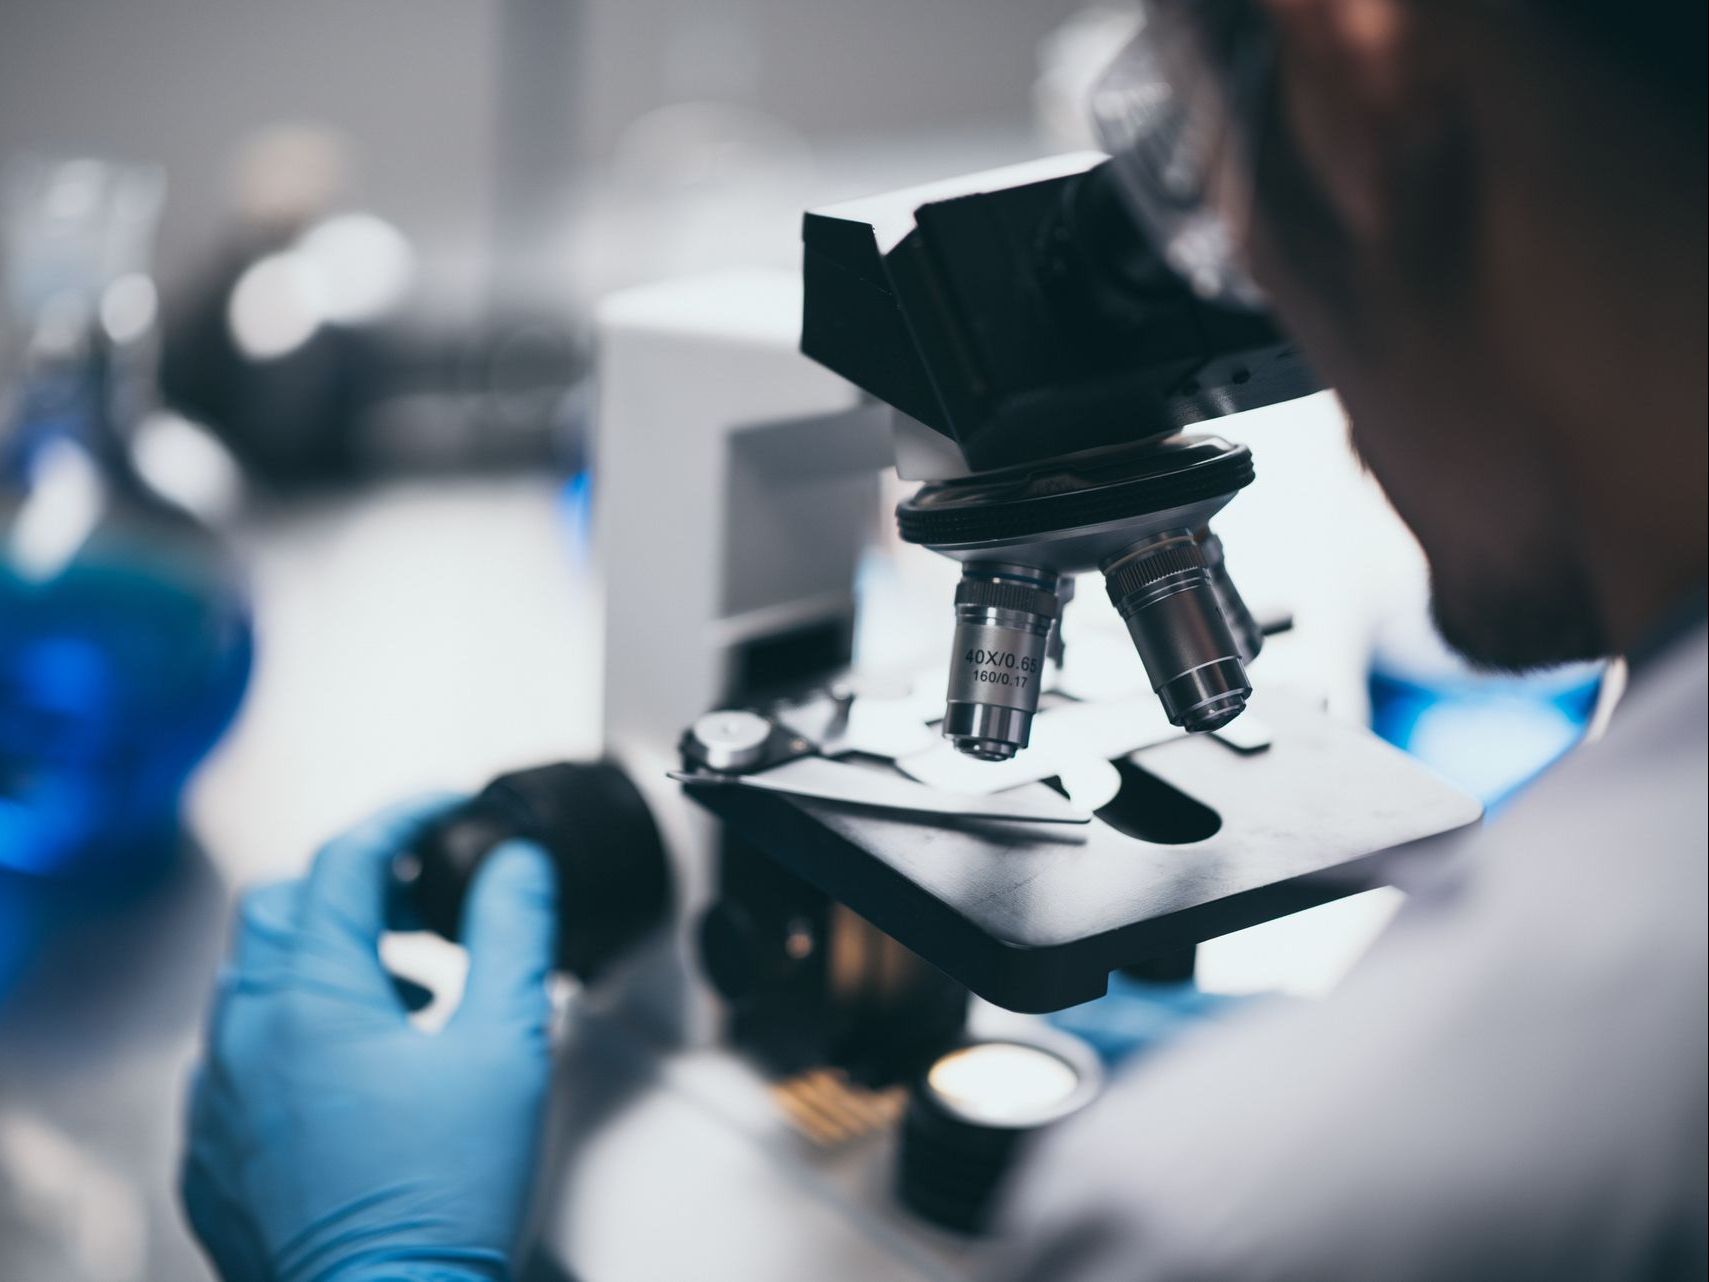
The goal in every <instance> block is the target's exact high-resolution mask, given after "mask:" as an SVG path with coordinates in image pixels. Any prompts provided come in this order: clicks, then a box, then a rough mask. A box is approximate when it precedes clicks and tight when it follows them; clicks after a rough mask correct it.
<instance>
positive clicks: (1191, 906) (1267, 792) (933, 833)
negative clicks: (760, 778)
mask: <svg viewBox="0 0 1709 1282" xmlns="http://www.w3.org/2000/svg"><path fill="white" fill-rule="evenodd" d="M1252 707H1253V709H1254V712H1255V714H1256V715H1257V716H1261V717H1262V719H1263V721H1264V722H1265V723H1266V724H1267V725H1268V727H1269V729H1270V731H1271V742H1270V745H1269V747H1268V748H1266V749H1264V750H1263V751H1259V752H1242V751H1239V750H1237V749H1236V748H1234V747H1232V746H1230V745H1229V744H1227V743H1224V742H1222V741H1220V740H1218V739H1217V738H1215V737H1213V736H1209V735H1197V736H1192V737H1182V738H1176V739H1172V740H1170V741H1168V742H1164V743H1159V744H1156V745H1154V746H1152V747H1149V748H1145V749H1142V750H1141V751H1139V752H1136V753H1134V754H1133V755H1132V756H1131V757H1129V758H1127V759H1126V760H1125V761H1124V762H1122V763H1118V768H1120V769H1122V773H1123V789H1122V794H1121V795H1119V796H1118V797H1117V798H1116V800H1115V801H1113V802H1112V803H1111V804H1110V805H1108V806H1106V807H1104V808H1103V809H1101V810H1099V811H1098V817H1097V818H1095V819H1094V820H1093V821H1092V823H1091V824H1090V825H1089V826H1087V827H1070V826H1060V825H1050V826H1046V825H1041V824H1028V823H1016V822H1007V821H997V820H952V821H948V822H946V821H944V820H943V819H942V818H941V817H930V818H928V817H925V816H910V815H904V814H901V813H897V812H882V811H877V810H870V809H861V808H857V807H853V806H848V805H844V804H839V803H836V802H827V801H817V800H808V799H804V798H798V797H790V796H786V795H783V794H779V793H772V792H766V791H762V790H758V789H751V788H716V787H710V788H709V787H696V788H693V789H692V792H693V794H694V796H695V799H696V800H697V801H699V802H700V803H701V804H702V805H704V806H705V807H706V808H707V809H709V810H711V811H712V812H713V813H714V814H716V815H718V816H719V817H720V818H721V819H722V820H723V821H724V823H725V824H726V825H727V827H728V829H729V830H730V831H731V833H732V834H733V835H735V836H736V837H738V838H740V839H742V840H744V841H746V842H748V843H750V844H751V845H753V846H756V847H757V848H759V849H760V850H762V851H764V852H765V853H766V854H768V855H769V856H771V857H772V858H773V859H775V860H777V861H778V862H779V863H780V864H782V865H783V866H784V867H785V868H787V869H788V870H790V871H791V872H793V873H794V874H795V875H796V876H798V877H801V878H802V879H803V880H805V881H807V882H809V883H810V884H812V885H814V886H816V887H817V888H818V889H819V890H821V891H823V892H824V893H825V894H827V895H829V896H831V897H832V898H833V899H836V900H838V901H840V902H842V903H844V904H846V905H847V906H848V907H850V908H852V909H853V910H854V911H855V912H857V913H859V914H860V915H861V916H863V917H865V918H866V919H867V920H868V921H870V922H871V923H872V924H873V925H874V926H877V927H878V928H879V929H880V930H882V931H884V932H885V933H886V934H888V935H890V936H892V937H893V938H895V939H896V940H898V941H899V942H901V943H902V944H904V945H906V946H907V947H908V948H910V949H912V950H913V951H914V952H916V953H918V954H919V955H920V956H921V957H923V958H924V959H925V960H926V961H928V962H930V963H931V964H933V965H934V966H937V967H938V968H939V969H941V970H943V971H945V972H946V973H948V974H949V975H951V976H952V977H954V978H955V979H957V980H959V981H960V982H961V983H963V984H965V985H966V986H967V987H968V988H969V989H971V990H972V991H973V992H975V993H977V994H978V995H979V996H981V997H983V998H985V999H987V1000H988V1001H991V1002H994V1003H995V1004H997V1005H999V1006H1004V1007H1007V1008H1008V1009H1010V1010H1016V1011H1038V1012H1042V1011H1051V1010H1060V1009H1062V1008H1064V1007H1067V1006H1073V1005H1077V1004H1079V1003H1081V1002H1085V1001H1090V1000H1092V999H1093V998H1096V997H1099V996H1101V995H1102V994H1103V993H1104V990H1105V986H1106V983H1107V980H1108V975H1109V972H1110V971H1112V970H1115V969H1118V968H1120V967H1123V966H1128V965H1132V964H1134V963H1137V962H1141V961H1145V960H1147V959H1149V958H1152V957H1156V956H1160V955H1163V954H1167V953H1170V952H1174V951H1177V950H1180V949H1184V948H1186V947H1189V946H1191V945H1193V944H1197V943H1200V942H1202V941H1204V940H1207V939H1212V938H1215V937H1217V936H1219V935H1225V934H1228V933H1229V932H1231V931H1235V930H1241V929H1243V928H1245V927H1248V926H1254V925H1257V924H1259V923H1261V922H1265V921H1269V920H1271V919H1273V918H1276V917H1282V916H1285V915H1287V914H1289V913H1293V912H1298V911H1300V910H1301V909H1304V908H1309V907H1312V906H1314V905H1316V904H1321V903H1326V902H1328V901H1329V900H1332V899H1338V898H1341V897H1342V896H1344V895H1349V894H1353V893H1355V892H1357V891H1361V890H1366V889H1369V888H1371V887H1372V886H1376V885H1381V884H1384V883H1385V882H1386V881H1387V880H1388V879H1389V874H1391V873H1392V872H1393V864H1394V856H1395V855H1396V854H1398V853H1399V849H1398V848H1400V847H1404V846H1408V845H1410V844H1412V843H1416V842H1421V841H1424V840H1426V839H1428V838H1432V837H1437V836H1439V835H1441V834H1444V833H1448V832H1450V831H1452V830H1455V829H1459V828H1463V827H1465V826H1466V825H1468V824H1472V823H1474V822H1476V821H1477V820H1478V818H1479V817H1480V815H1481V813H1482V811H1481V807H1480V806H1479V805H1478V803H1477V802H1476V801H1475V800H1473V799H1472V798H1470V797H1468V796H1466V795H1465V794H1463V793H1461V792H1459V791H1458V790H1457V789H1455V788H1454V787H1452V786H1451V785H1449V784H1447V783H1446V782H1444V781H1443V780H1441V779H1440V778H1438V777H1437V776H1435V775H1433V774H1431V773H1430V772H1429V771H1427V770H1426V769H1425V768H1424V767H1423V766H1421V765H1419V764H1418V763H1416V762H1415V761H1413V760H1412V759H1410V758H1409V757H1407V756H1405V755H1404V754H1402V753H1400V752H1399V751H1397V750H1396V749H1394V748H1392V747H1390V746H1389V745H1388V744H1386V743H1384V742H1382V741H1381V740H1379V739H1377V738H1376V737H1375V736H1374V735H1372V734H1370V733H1369V732H1368V731H1367V730H1365V729H1363V728H1362V727H1359V726H1356V725H1351V724H1348V723H1345V722H1341V721H1336V720H1333V719H1331V718H1330V717H1328V716H1326V715H1325V714H1323V713H1322V712H1321V711H1319V710H1317V709H1316V708H1315V707H1314V706H1312V705H1311V704H1310V703H1308V702H1305V701H1302V700H1297V699H1293V698H1290V697H1288V696H1285V695H1282V694H1276V693H1273V694H1268V695H1266V696H1262V697H1259V698H1255V699H1254V700H1253V703H1252ZM1047 788H1048V785H1046V784H1042V783H1039V784H1030V785H1027V788H1026V789H1021V790H1016V795H1017V796H1020V795H1025V794H1026V793H1027V792H1029V791H1031V790H1037V791H1038V792H1039V793H1043V792H1044V790H1046V789H1047Z"/></svg>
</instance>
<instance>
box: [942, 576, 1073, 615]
mask: <svg viewBox="0 0 1709 1282" xmlns="http://www.w3.org/2000/svg"><path fill="white" fill-rule="evenodd" d="M955 604H956V606H957V607H960V606H964V605H968V606H973V607H974V608H975V609H986V610H1016V611H1019V612H1021V613H1023V614H1036V615H1041V616H1043V617H1044V618H1047V619H1054V618H1057V617H1058V616H1059V615H1060V614H1061V613H1062V599H1061V598H1060V597H1058V596H1057V595H1056V593H1054V592H1049V591H1046V590H1045V589H1044V588H1030V587H1028V586H1027V585H1026V584H1024V583H1003V582H997V581H993V580H990V579H963V580H962V581H961V582H960V583H959V584H957V585H956V589H955Z"/></svg>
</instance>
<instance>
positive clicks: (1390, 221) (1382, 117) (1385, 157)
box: [1260, 0, 1442, 249]
mask: <svg viewBox="0 0 1709 1282" xmlns="http://www.w3.org/2000/svg"><path fill="white" fill-rule="evenodd" d="M1260 2H1261V3H1262V4H1263V7H1264V8H1265V10H1266V11H1267V13H1268V15H1269V17H1270V19H1271V21H1272V23H1273V24H1274V29H1275V32H1276V37H1277V85H1278V103H1277V109H1278V110H1279V111H1281V112H1282V113H1283V115H1284V119H1283V121H1282V122H1281V123H1282V127H1283V128H1285V129H1286V130H1287V132H1288V133H1289V134H1290V135H1291V141H1292V147H1293V151H1294V154H1295V155H1296V157H1297V159H1298V161H1299V163H1301V164H1302V165H1303V166H1304V167H1305V168H1306V169H1307V170H1308V171H1309V178H1310V180H1311V181H1312V184H1313V186H1315V187H1316V188H1317V190H1318V191H1319V193H1320V195H1321V199H1322V202H1323V203H1324V205H1325V206H1326V207H1327V208H1326V212H1327V213H1328V214H1329V215H1330V216H1331V217H1332V218H1333V219H1334V220H1335V221H1336V223H1337V224H1338V225H1339V230H1340V233H1341V235H1342V236H1343V237H1345V238H1346V240H1348V241H1349V242H1351V243H1352V244H1353V245H1354V246H1356V247H1364V248H1365V249H1370V248H1371V247H1373V245H1374V244H1376V243H1377V242H1381V241H1384V240H1386V239H1388V238H1389V237H1390V236H1391V235H1392V234H1393V233H1394V232H1395V230H1396V229H1398V228H1401V227H1403V226H1405V225H1407V224H1408V223H1409V222H1410V221H1411V220H1412V218H1413V217H1414V216H1416V212H1417V211H1416V210H1415V209H1413V208H1411V207H1410V205H1409V202H1410V200H1411V199H1412V196H1413V194H1414V193H1409V192H1408V191H1407V190H1406V188H1408V187H1409V186H1410V183H1409V182H1408V181H1407V179H1408V178H1409V177H1410V176H1411V175H1412V174H1413V173H1415V172H1416V168H1417V166H1416V164H1415V163H1414V162H1415V156H1414V155H1413V154H1412V153H1413V152H1414V151H1415V149H1416V148H1417V147H1419V146H1420V145H1422V146H1423V148H1424V149H1426V150H1433V149H1434V146H1433V143H1432V142H1431V140H1429V139H1428V138H1426V137H1421V136H1420V133H1421V131H1429V130H1431V129H1435V128H1437V127H1439V126H1440V125H1441V124H1442V115H1441V113H1440V112H1439V111H1438V110H1436V109H1435V108H1432V109H1429V110H1426V109H1425V103H1426V101H1427V100H1428V99H1430V98H1431V97H1432V94H1433V90H1432V87H1431V86H1430V85H1429V84H1428V83H1427V78H1426V74H1425V71H1424V67H1425V61H1424V59H1422V57H1421V51H1420V49H1419V48H1418V37H1417V24H1416V19H1415V17H1414V15H1413V13H1412V12H1411V10H1412V5H1411V3H1409V0H1260Z"/></svg>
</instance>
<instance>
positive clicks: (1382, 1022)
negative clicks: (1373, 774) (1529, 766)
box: [996, 627, 1709, 1282]
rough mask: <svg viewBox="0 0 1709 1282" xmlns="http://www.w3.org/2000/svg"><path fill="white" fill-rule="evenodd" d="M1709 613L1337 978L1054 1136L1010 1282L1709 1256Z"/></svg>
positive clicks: (1574, 1274)
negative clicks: (1708, 700) (1601, 729)
mask: <svg viewBox="0 0 1709 1282" xmlns="http://www.w3.org/2000/svg"><path fill="white" fill-rule="evenodd" d="M1706 662H1709V651H1706V644H1705V635H1704V632H1703V630H1702V628H1701V627H1699V628H1697V629H1695V630H1694V632H1692V633H1691V634H1689V635H1687V636H1685V637H1682V638H1681V639H1679V640H1677V641H1676V642H1675V643H1674V644H1673V645H1671V646H1670V647H1669V648H1668V649H1667V650H1666V651H1665V652H1663V653H1662V654H1660V655H1658V656H1656V657H1655V658H1654V659H1653V660H1652V661H1651V662H1650V663H1649V664H1648V665H1647V667H1646V669H1645V670H1644V671H1642V672H1641V673H1639V674H1637V675H1636V676H1635V678H1634V681H1633V684H1632V687H1631V689H1630V690H1629V692H1628V694H1627V696H1626V700H1625V702H1624V703H1623V704H1622V706H1621V708H1620V709H1619V711H1618V712H1617V714H1616V716H1615V718H1614V721H1613V724H1612V726H1611V727H1610V729H1609V732H1608V734H1607V736H1606V737H1605V738H1604V739H1603V740H1602V741H1601V742H1599V743H1597V744H1595V745H1593V746H1590V747H1586V748H1583V749H1581V750H1580V751H1579V752H1577V753H1576V754H1574V755H1573V756H1572V757H1571V758H1569V759H1568V760H1567V761H1565V762H1564V763H1562V764H1561V765H1560V766H1558V767H1557V768H1556V769H1555V770H1554V771H1552V772H1551V774H1550V775H1549V776H1547V777H1546V778H1545V779H1543V780H1542V781H1541V782H1539V783H1538V784H1536V785H1535V786H1534V787H1533V788H1532V789H1531V790H1530V791H1529V792H1528V793H1527V794H1526V795H1525V796H1524V797H1523V798H1522V799H1520V800H1519V801H1518V802H1517V803H1516V804H1514V805H1513V806H1512V807H1511V809H1509V810H1508V811H1506V812H1505V813H1503V814H1502V815H1501V816H1500V817H1499V818H1497V819H1496V820H1494V821H1492V823H1490V824H1489V825H1488V826H1487V827H1486V828H1484V829H1483V830H1482V831H1480V832H1477V833H1475V834H1474V835H1472V836H1471V837H1470V838H1469V839H1468V840H1467V841H1466V843H1465V845H1464V848H1463V851H1462V854H1463V855H1464V858H1463V859H1457V860H1455V862H1454V867H1455V870H1456V875H1455V876H1454V877H1452V878H1444V879H1441V880H1440V882H1439V883H1438V884H1436V885H1435V886H1434V887H1433V888H1432V889H1431V890H1429V891H1427V892H1422V893H1419V894H1415V895H1414V896H1413V897H1412V899H1411V900H1410V901H1409V903H1408V906H1407V908H1406V909H1405V910H1404V911H1403V913H1402V914H1401V915H1400V917H1399V918H1397V920H1396V923H1395V925H1394V926H1393V927H1392V928H1391V929H1390V930H1389V932H1388V933H1387V934H1386V935H1385V936H1384V937H1383V939H1382V940H1381V941H1380V942H1379V943H1378V945H1377V946H1376V948H1375V949H1373V951H1372V952H1371V954H1370V955H1369V956H1368V957H1367V958H1366V959H1365V961H1364V962H1363V963H1362V964H1361V965H1360V967H1359V968H1358V969H1357V970H1356V971H1355V972H1354V973H1353V975H1351V976H1350V977H1349V979H1348V980H1347V981H1346V983H1345V984H1344V985H1343V986H1342V987H1341V988H1340V989H1339V990H1338V991H1337V992H1336V994H1335V995H1334V996H1333V997H1332V998H1330V999H1329V1000H1327V1001H1324V1002H1322V1003H1321V1004H1316V1005H1313V1006H1308V1007H1304V1008H1300V1007H1290V1008H1288V1009H1285V1010H1284V1009H1276V1010H1271V1011H1267V1012H1264V1013H1262V1014H1259V1015H1256V1016H1254V1017H1253V1018H1251V1019H1248V1020H1246V1021H1244V1022H1241V1023H1237V1024H1234V1025H1230V1026H1225V1027H1221V1028H1216V1029H1207V1030H1205V1031H1203V1032H1201V1033H1199V1034H1198V1035H1197V1036H1196V1037H1194V1038H1193V1039H1191V1040H1189V1041H1187V1042H1186V1043H1184V1044H1181V1045H1178V1046H1177V1047H1175V1048H1172V1049H1171V1050H1170V1051H1169V1052H1166V1053H1164V1054H1162V1055H1160V1056H1159V1057H1157V1058H1156V1059H1154V1060H1153V1061H1150V1062H1147V1063H1144V1064H1142V1065H1141V1066H1140V1067H1139V1068H1138V1069H1137V1070H1136V1071H1135V1072H1134V1073H1133V1074H1132V1075H1131V1076H1129V1077H1128V1078H1126V1079H1124V1080H1123V1081H1121V1082H1120V1083H1119V1084H1118V1085H1117V1086H1116V1087H1115V1088H1114V1089H1113V1090H1112V1091H1111V1092H1110V1093H1109V1094H1108V1095H1107V1096H1106V1098H1105V1099H1104V1100H1103V1101H1101V1102H1100V1103H1099V1104H1098V1105H1097V1106H1096V1107H1094V1108H1093V1109H1091V1110H1089V1112H1088V1113H1087V1114H1085V1115H1083V1117H1082V1118H1080V1119H1077V1121H1076V1122H1075V1123H1074V1124H1073V1125H1071V1126H1070V1127H1068V1128H1066V1129H1065V1130H1064V1131H1063V1132H1061V1133H1060V1134H1059V1135H1057V1136H1055V1137H1053V1138H1052V1139H1051V1140H1050V1141H1049V1142H1047V1143H1046V1144H1045V1145H1044V1146H1043V1149H1042V1151H1041V1152H1040V1153H1039V1154H1038V1156H1037V1160H1036V1161H1034V1162H1032V1163H1030V1164H1029V1166H1028V1168H1027V1170H1026V1171H1025V1173H1024V1175H1023V1177H1022V1179H1021V1181H1020V1182H1019V1186H1018V1188H1017V1190H1016V1196H1015V1198H1014V1199H1013V1203H1012V1207H1011V1217H1010V1221H1009V1227H1010V1229H1011V1232H1012V1236H1011V1239H1010V1241H1009V1243H1008V1244H1006V1246H1005V1248H1004V1251H1003V1256H1002V1265H1001V1267H1000V1268H998V1269H997V1271H996V1272H997V1276H999V1277H1001V1278H1002V1279H1004V1280H1005V1282H1022V1280H1024V1282H1188V1280H1191V1282H1259V1280H1260V1279H1263V1280H1265V1282H1271V1280H1274V1282H1283V1280H1286V1282H1415V1280H1416V1282H1486V1280H1487V1282H1528V1280H1529V1279H1548V1280H1549V1282H1580V1280H1584V1282H1590V1280H1592V1279H1595V1280H1598V1282H1646V1280H1649V1279H1663V1278H1666V1279H1673V1278H1702V1277H1704V1275H1705V1269H1706V1263H1705V1255H1706V1253H1705V1210H1704V1207H1705V1201H1706V1195H1709V1189H1706V1187H1705V1173H1704V1172H1705V1148H1706V1141H1705V1120H1706V1119H1705V1081H1706V1079H1705V1073H1706V1068H1705V1065H1706V1052H1705V1007H1706V1002H1709V992H1706V987H1705V968H1706V958H1705V943H1704V939H1705V915H1706V908H1705V904H1706V901H1705V862H1706V861H1705V847H1706V840H1705V820H1704V809H1705V721H1706V717H1709V712H1706V704H1705V697H1706V695H1705V665H1706Z"/></svg>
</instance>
